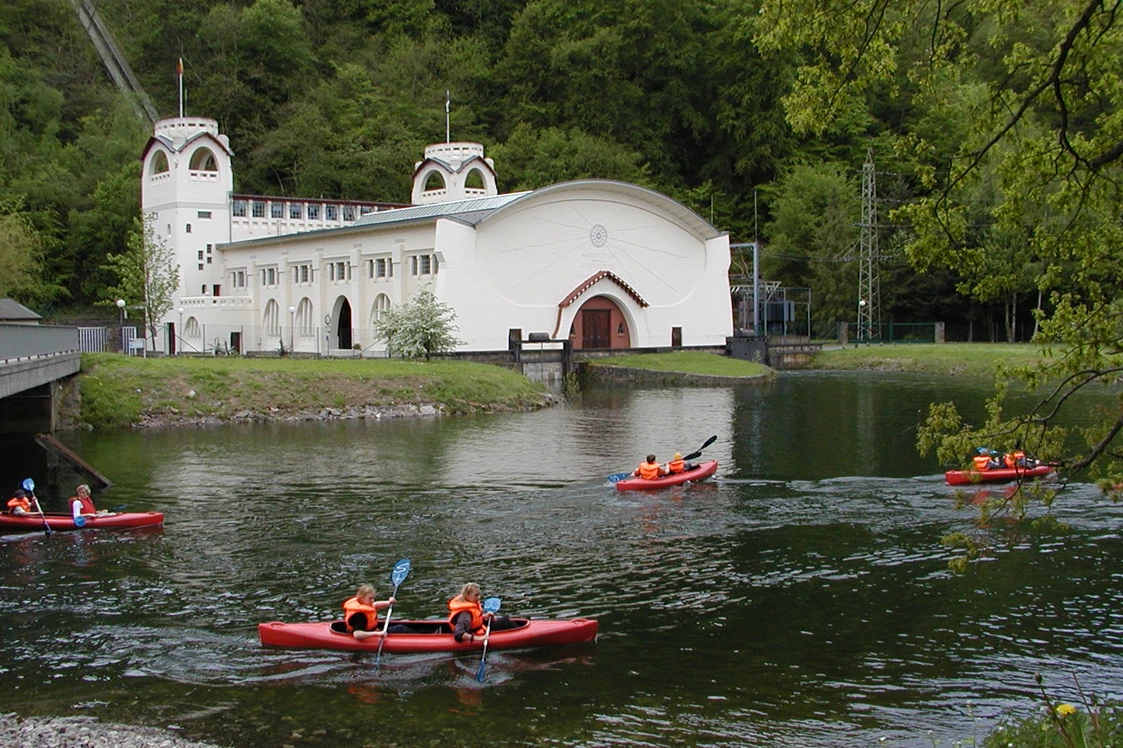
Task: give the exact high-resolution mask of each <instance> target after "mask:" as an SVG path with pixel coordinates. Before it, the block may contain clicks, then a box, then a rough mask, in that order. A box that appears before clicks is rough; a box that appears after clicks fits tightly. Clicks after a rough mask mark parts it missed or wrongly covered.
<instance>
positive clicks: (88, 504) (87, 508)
mask: <svg viewBox="0 0 1123 748" xmlns="http://www.w3.org/2000/svg"><path fill="white" fill-rule="evenodd" d="M75 501H77V502H78V503H80V504H81V505H82V514H97V507H95V506H94V501H93V499H89V498H86V499H81V498H78V497H77V496H71V497H70V505H71V507H73V506H74V502H75Z"/></svg>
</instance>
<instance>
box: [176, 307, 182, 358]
mask: <svg viewBox="0 0 1123 748" xmlns="http://www.w3.org/2000/svg"><path fill="white" fill-rule="evenodd" d="M176 337H177V338H179V346H178V347H177V348H176V349H175V350H176V355H177V356H178V355H179V354H180V353H182V352H183V307H180V308H179V327H178V328H176Z"/></svg>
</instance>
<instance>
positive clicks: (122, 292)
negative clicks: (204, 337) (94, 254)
mask: <svg viewBox="0 0 1123 748" xmlns="http://www.w3.org/2000/svg"><path fill="white" fill-rule="evenodd" d="M106 269H108V270H111V271H112V272H114V273H116V275H117V279H118V283H117V285H115V286H109V287H108V288H106V289H105V292H104V295H103V296H102V303H103V304H106V305H109V304H114V303H116V301H117V300H118V299H121V300H124V302H125V305H126V306H127V307H128V308H136V309H139V310H140V314H141V320H142V326H143V329H144V330H145V337H146V338H147V337H149V336H151V338H152V345H153V346H155V344H156V333H157V332H158V330H159V324H160V321H161V320H162V319H163V318H164V317H165V316H166V315H167V314H168V312H170V311H171V310H172V298H173V295H174V294H175V291H176V288H177V287H178V286H179V265H176V264H175V253H174V252H173V251H172V250H171V248H170V247H168V244H167V242H165V241H164V239H163V238H162V237H161V236H159V235H158V234H157V233H156V229H155V225H154V219H153V216H152V215H151V214H149V215H146V216H145V217H144V220H143V222H142V221H141V220H139V219H137V220H136V222H135V224H134V226H133V230H132V231H131V232H130V233H129V239H128V248H127V249H126V250H125V251H124V252H122V253H121V254H111V255H109V256H108V257H106ZM153 350H155V348H153Z"/></svg>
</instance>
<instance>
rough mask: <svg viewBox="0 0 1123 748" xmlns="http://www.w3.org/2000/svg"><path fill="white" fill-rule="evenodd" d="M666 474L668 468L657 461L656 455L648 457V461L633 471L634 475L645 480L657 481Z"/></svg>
mask: <svg viewBox="0 0 1123 748" xmlns="http://www.w3.org/2000/svg"><path fill="white" fill-rule="evenodd" d="M666 474H667V470H666V468H664V467H663V466H662V465H660V464H659V463H658V462H656V461H655V455H648V456H647V459H646V461H644V462H641V463H640V464H639V467H637V468H636V469H635V470H633V471H632V475H637V476H639V477H640V478H643V479H644V480H655V479H656V478H658V477H660V476H662V475H666Z"/></svg>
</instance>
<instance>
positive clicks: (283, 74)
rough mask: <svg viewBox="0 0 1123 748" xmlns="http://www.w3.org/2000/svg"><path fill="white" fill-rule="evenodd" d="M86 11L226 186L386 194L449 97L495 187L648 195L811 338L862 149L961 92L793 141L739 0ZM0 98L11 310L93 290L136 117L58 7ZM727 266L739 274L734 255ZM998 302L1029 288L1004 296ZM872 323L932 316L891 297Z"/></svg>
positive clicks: (845, 269) (21, 19)
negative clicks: (812, 185) (225, 166)
mask: <svg viewBox="0 0 1123 748" xmlns="http://www.w3.org/2000/svg"><path fill="white" fill-rule="evenodd" d="M97 9H98V11H99V13H100V14H101V17H102V19H103V20H104V21H105V23H106V25H107V26H108V27H109V28H110V29H111V30H112V32H113V34H114V35H115V37H116V39H117V42H118V44H119V46H120V48H121V49H122V50H123V52H124V54H125V56H126V58H127V59H128V61H129V63H130V65H131V67H132V68H133V71H134V73H135V74H136V76H137V78H138V79H139V81H140V83H141V84H142V85H143V87H144V88H145V90H146V92H147V93H148V95H149V96H150V97H151V99H152V100H153V102H154V103H155V106H156V108H157V110H158V111H159V113H160V115H161V116H163V117H168V116H174V115H176V114H177V113H178V107H179V92H178V89H177V79H176V75H175V68H176V61H177V59H179V58H182V59H183V61H184V77H183V83H184V111H185V113H186V114H187V115H200V116H207V117H213V118H215V119H217V120H218V121H219V124H220V126H221V127H222V129H223V131H224V132H225V133H227V134H228V135H229V136H230V139H231V145H232V147H233V149H234V151H235V154H236V159H235V168H236V172H235V174H236V179H237V182H236V185H235V188H236V189H237V190H238V191H240V192H249V193H257V194H282V195H292V196H302V197H313V196H326V197H339V198H350V199H369V200H379V201H386V202H401V203H404V202H406V201H408V198H409V191H410V176H411V172H412V167H413V164H414V162H415V161H417V160H418V159H419V158H420V156H421V153H422V149H423V148H424V146H425V145H426V144H428V143H434V142H440V141H442V140H444V139H445V136H446V122H445V96H446V91H447V92H449V93H450V95H451V102H452V104H451V112H450V121H449V123H448V135H449V137H451V139H452V140H472V141H479V142H482V143H484V144H485V145H486V146H487V147H488V155H489V156H491V157H492V158H493V159H494V160H495V163H496V168H497V171H498V174H499V184H500V188H501V189H502V190H504V191H514V190H523V189H533V188H536V187H541V186H544V185H548V184H551V183H555V182H560V181H566V180H572V179H587V178H598V179H616V180H622V181H628V182H634V183H638V184H641V185H644V186H647V187H650V188H652V189H655V190H659V191H662V192H665V193H667V194H669V195H671V196H672V197H674V198H676V199H677V200H679V201H680V202H682V203H684V204H685V205H687V206H688V207H690V208H692V209H693V210H695V211H697V212H698V213H699V214H700V215H702V216H704V217H706V218H707V219H709V220H711V221H712V222H713V223H714V225H715V226H717V227H718V228H720V229H723V230H727V231H729V232H730V236H731V240H732V241H734V242H747V241H751V240H752V239H753V238H754V237H759V238H760V239H762V240H763V241H764V242H765V245H766V246H771V247H772V254H771V255H770V256H771V258H772V260H771V261H770V262H771V264H770V265H769V266H768V267H767V268H766V271H767V272H766V275H767V276H768V277H769V279H772V280H781V281H782V282H784V283H786V284H789V285H800V286H811V287H812V288H813V296H814V298H815V299H816V310H815V313H816V320H817V324H818V323H820V322H822V323H823V324H830V323H833V322H834V321H836V320H838V319H847V318H849V317H850V316H852V304H853V296H854V292H855V291H854V285H855V278H856V271H855V269H854V263H853V262H851V261H847V260H845V259H842V260H839V256H843V257H845V255H846V252H845V247H846V245H847V244H848V243H850V242H852V241H853V233H854V225H855V223H856V222H857V220H858V215H857V205H858V198H859V193H858V189H859V186H860V168H861V163H862V160H863V159H864V157H865V151H866V149H867V148H868V147H870V146H871V145H872V146H873V147H874V148H875V149H876V150H877V151H878V154H879V159H882V160H881V161H879V163H881V164H883V168H891V169H892V170H894V171H898V172H900V173H903V174H907V173H910V172H911V171H913V170H915V168H916V167H917V166H918V165H920V166H927V165H929V163H931V164H936V163H942V162H941V160H940V159H941V157H942V155H943V154H946V153H951V152H954V150H955V149H956V148H957V147H958V145H959V143H960V142H961V141H962V140H963V139H964V138H965V137H967V136H968V127H969V123H970V117H968V116H966V114H965V113H966V112H967V111H968V107H969V105H970V104H971V100H970V98H969V97H965V96H957V97H950V98H948V99H947V100H946V101H932V102H923V103H922V104H921V103H917V102H914V101H912V99H911V98H910V97H913V96H914V95H915V86H912V85H911V84H910V82H909V81H908V80H907V79H906V78H905V76H904V75H903V74H902V75H899V76H897V79H896V82H895V85H896V86H897V87H896V88H894V86H891V85H888V84H885V83H879V84H878V85H877V86H873V87H871V88H870V90H869V91H868V95H867V97H866V99H867V101H866V103H867V106H866V107H865V108H861V107H853V108H851V109H849V110H847V111H845V112H841V113H836V116H835V117H834V118H833V119H832V120H831V121H830V123H829V125H828V126H826V127H825V128H824V130H823V132H822V134H821V135H819V136H816V137H808V136H805V135H796V134H794V133H793V130H792V128H791V127H790V125H789V124H788V121H787V119H786V114H785V110H784V107H783V106H782V105H781V102H782V98H783V97H784V96H785V95H786V94H787V93H788V92H789V91H790V90H791V86H792V83H793V81H794V80H795V75H796V69H797V68H796V66H797V64H799V63H800V62H801V61H802V58H801V57H800V56H799V55H797V54H796V53H795V52H794V51H787V50H785V51H779V52H778V51H776V50H771V51H770V53H769V54H767V55H762V54H761V52H760V50H759V49H758V34H759V31H760V28H759V27H760V24H761V18H760V14H759V13H758V10H759V7H758V5H757V3H755V2H753V3H749V4H746V3H745V2H743V0H705V1H703V0H621V2H618V3H603V2H594V1H593V0H472V1H471V2H469V1H468V0H392V2H381V1H375V0H356V1H353V2H344V1H343V0H317V1H316V2H312V1H311V0H152V2H145V3H135V2H128V1H127V0H100V1H99V2H98V3H97ZM974 28H976V29H977V34H976V36H977V38H975V37H973V38H971V39H969V40H967V42H966V43H967V44H970V45H972V46H971V48H972V49H976V50H977V51H980V52H981V51H984V50H983V46H984V42H983V41H982V40H985V38H986V37H985V33H986V28H987V24H986V23H985V22H983V21H980V22H976V24H975V27H974ZM1019 41H1026V42H1027V43H1030V42H1034V40H1033V39H1028V40H1019ZM1034 43H1037V42H1034ZM920 48H921V45H920V43H919V41H918V47H917V49H920ZM906 52H907V50H906ZM989 54H990V55H991V57H990V58H988V59H992V65H993V67H994V71H999V70H1000V65H999V64H998V61H997V60H998V58H995V57H994V53H989ZM903 56H904V55H903ZM913 57H916V55H915V54H914V55H913ZM979 74H980V75H987V74H988V73H987V72H986V71H981V72H980V73H979ZM992 74H993V75H997V74H998V73H997V72H994V73H992ZM0 104H3V106H0V203H2V204H4V205H7V206H19V208H18V209H19V214H20V216H21V218H20V221H24V222H26V225H28V226H30V227H31V228H32V229H34V232H35V243H36V246H37V247H38V248H39V251H40V254H41V257H40V259H41V262H42V265H41V267H42V272H43V273H44V274H45V275H46V276H47V278H48V280H47V282H45V283H44V284H43V285H42V287H41V288H40V289H39V291H38V292H37V293H36V294H33V295H29V296H26V297H25V298H26V299H27V300H29V301H31V300H34V301H35V303H36V304H37V305H38V306H39V307H41V308H42V309H44V310H46V309H52V308H57V307H59V306H75V307H83V306H87V305H89V304H90V303H92V302H93V301H94V300H95V298H96V296H97V290H98V289H99V288H104V287H105V285H106V283H107V282H111V279H107V278H106V277H104V273H103V271H102V270H101V268H102V267H103V266H104V260H105V257H106V256H107V255H109V254H114V253H119V252H121V251H122V250H123V247H124V243H125V238H126V235H127V230H128V227H129V226H130V225H131V224H132V221H133V219H134V218H136V213H137V209H138V208H137V203H138V194H137V193H138V191H137V188H136V175H137V172H136V169H137V163H138V156H139V153H140V149H141V148H142V146H143V144H144V142H145V140H146V138H147V137H148V136H149V134H150V125H149V124H148V123H145V122H139V121H138V120H137V119H136V117H135V115H134V113H133V109H132V108H131V107H130V106H128V105H127V104H126V103H125V102H124V101H123V98H122V96H121V95H120V94H119V92H118V91H117V90H116V88H115V87H114V85H113V83H112V81H111V80H110V78H109V76H108V75H107V74H106V71H105V69H104V67H103V65H102V62H101V59H100V57H99V56H98V54H97V52H96V50H95V49H94V47H93V45H92V44H91V43H90V41H89V40H88V38H87V37H86V35H85V32H84V31H83V29H82V28H81V26H80V25H79V23H78V21H77V17H76V15H75V14H74V12H73V9H72V8H71V7H70V6H69V4H68V3H65V2H57V0H9V2H6V3H4V4H3V7H0ZM909 129H911V130H913V131H915V132H916V133H918V135H919V136H920V137H923V138H924V139H925V142H927V143H931V144H934V150H933V151H930V152H928V153H927V154H926V155H925V154H915V153H914V154H911V155H910V154H907V153H905V152H904V151H894V150H893V149H892V148H891V147H890V136H891V134H894V133H897V134H899V133H900V132H901V131H903V130H909ZM890 159H892V160H890ZM925 159H928V160H927V161H926V160H925ZM826 171H831V172H832V173H834V174H836V175H839V176H845V178H844V179H842V180H841V181H840V182H839V183H838V184H837V185H836V186H835V187H834V188H833V190H834V191H833V193H832V195H833V196H832V197H830V198H829V200H828V199H827V198H826V196H825V195H824V194H822V193H820V192H815V191H813V192H815V194H818V195H819V197H815V196H814V195H813V194H799V191H800V190H801V188H802V187H803V186H807V185H806V184H803V185H801V183H800V178H798V176H797V175H799V174H812V173H816V172H818V173H825V172H826ZM793 179H794V180H796V181H795V182H793V181H792V180H793ZM806 181H807V179H806V178H804V179H803V182H806ZM908 181H909V180H908V179H907V178H903V179H902V184H905V183H907V182H908ZM915 182H916V180H913V182H912V183H909V184H905V187H904V189H903V190H902V191H901V192H902V194H903V196H904V198H905V199H908V198H909V197H911V192H912V190H913V189H914V184H915ZM770 183H771V184H773V185H774V187H772V188H769V187H768V185H769V184H770ZM754 187H760V188H761V189H759V190H757V191H756V192H757V194H758V196H759V198H760V199H759V204H758V205H754ZM894 196H895V197H896V196H897V195H896V194H894ZM758 214H759V222H758V220H757V215H758ZM20 225H21V226H22V225H25V224H24V223H21V224H20ZM758 229H759V230H758ZM813 236H814V237H817V238H816V239H814V241H813V242H812V245H813V246H809V245H807V241H808V237H813ZM785 255H786V256H790V257H796V256H807V257H809V258H813V259H809V260H791V259H783V258H782V256H785ZM893 268H894V269H893V271H892V272H893V274H894V277H895V278H897V281H895V283H896V284H897V285H899V286H900V287H901V288H902V289H905V288H911V287H912V286H915V285H916V283H915V282H914V280H913V279H912V278H911V277H910V271H909V270H908V269H907V266H906V265H905V264H904V262H903V260H902V262H900V263H897V264H896V265H894V266H893ZM734 272H738V273H747V272H751V267H749V265H748V262H747V260H746V258H745V257H742V256H740V255H738V256H737V257H735V268H734ZM947 279H948V276H946V275H941V276H940V280H939V281H936V282H935V283H936V285H938V286H939V288H940V291H939V294H938V295H939V297H940V298H947V299H948V300H949V301H954V302H956V303H957V304H960V305H962V306H965V307H966V309H965V310H964V318H965V319H966V318H967V317H968V316H969V314H968V312H970V311H971V310H973V309H984V308H986V307H984V306H983V302H979V303H976V304H974V306H972V304H971V303H970V302H966V303H964V302H962V301H961V300H958V299H957V297H956V294H955V292H954V290H952V291H949V290H948V288H947V283H948V280H947ZM920 285H924V283H921V284H920ZM1011 293H1012V294H1021V295H1022V296H1023V297H1026V296H1027V291H1026V290H1025V287H1024V286H1020V287H1018V288H1016V289H1013V290H1012V291H1011ZM32 296H34V297H35V298H34V299H32ZM921 296H922V297H923V298H925V299H928V298H931V296H930V295H924V294H918V295H914V298H918V297H921ZM1002 298H1003V299H1004V300H1005V302H1006V303H1007V305H1008V306H1011V308H1013V304H1014V302H1015V301H1016V299H1013V297H1012V296H1011V295H1010V294H1007V295H1006V296H1004V297H1002ZM1028 302H1029V299H1028V298H1022V299H1021V301H1020V306H1017V307H1016V308H1017V309H1020V310H1025V309H1028V308H1029V306H1030V304H1029V303H1028ZM986 303H987V304H988V305H991V304H995V303H1000V302H996V301H993V300H992V301H989V302H986ZM885 309H890V310H892V314H894V315H898V314H899V315H901V316H902V318H905V317H908V318H917V317H918V315H919V316H920V317H923V316H924V315H925V314H930V315H936V316H937V317H940V318H943V314H941V311H942V310H941V309H934V308H930V307H929V308H926V309H925V310H923V312H921V311H918V310H916V309H911V308H910V304H909V301H908V296H907V295H906V294H903V293H902V294H900V295H896V294H895V293H894V292H893V290H892V289H889V290H887V291H886V299H885ZM975 315H976V316H977V317H981V315H982V313H981V312H976V313H975ZM997 315H998V321H997V322H996V323H995V324H996V325H998V326H999V327H1001V320H1002V309H1001V308H997ZM925 319H927V318H926V317H925Z"/></svg>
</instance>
